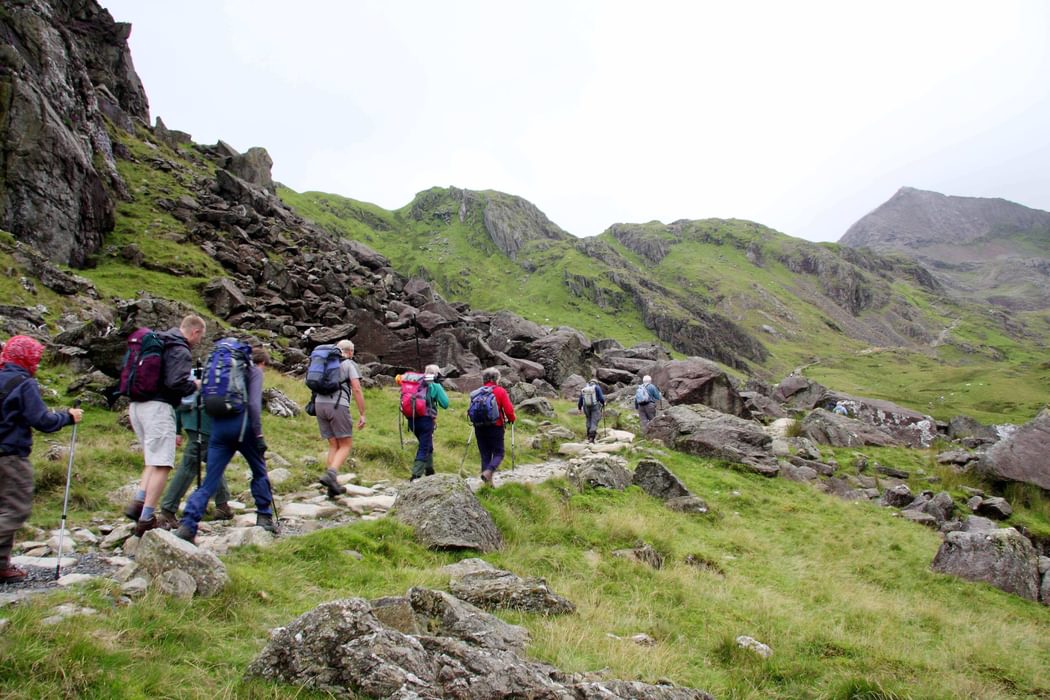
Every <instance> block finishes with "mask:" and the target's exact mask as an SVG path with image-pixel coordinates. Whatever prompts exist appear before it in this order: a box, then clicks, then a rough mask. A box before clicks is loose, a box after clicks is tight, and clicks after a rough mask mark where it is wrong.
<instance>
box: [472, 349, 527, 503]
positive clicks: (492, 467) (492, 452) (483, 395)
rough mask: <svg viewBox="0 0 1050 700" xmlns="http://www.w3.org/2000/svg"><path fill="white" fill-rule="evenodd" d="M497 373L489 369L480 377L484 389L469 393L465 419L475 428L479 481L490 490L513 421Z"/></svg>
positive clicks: (505, 393)
mask: <svg viewBox="0 0 1050 700" xmlns="http://www.w3.org/2000/svg"><path fill="white" fill-rule="evenodd" d="M499 379H500V373H499V370H498V369H496V368H495V367H489V368H488V369H486V370H484V371H483V372H482V373H481V381H482V382H484V385H483V386H482V387H481V388H479V389H475V390H474V391H472V392H470V408H468V409H467V416H468V417H469V418H470V422H471V423H473V424H474V437H475V438H476V439H477V441H478V452H479V453H480V455H481V480H482V481H483V482H485V483H486V484H488V485H489V486H492V477H493V475H494V474H495V473H496V470H497V469H499V465H500V462H502V461H503V433H504V426H505V425H506V424H507V423H513V422H514V420H515V416H514V406H513V404H511V402H510V396H509V395H508V394H507V390H506V389H504V388H503V387H501V386H500V385H499Z"/></svg>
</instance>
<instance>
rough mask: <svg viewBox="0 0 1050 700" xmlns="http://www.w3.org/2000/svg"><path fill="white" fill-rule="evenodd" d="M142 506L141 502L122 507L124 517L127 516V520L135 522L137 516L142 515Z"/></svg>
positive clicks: (133, 502)
mask: <svg viewBox="0 0 1050 700" xmlns="http://www.w3.org/2000/svg"><path fill="white" fill-rule="evenodd" d="M143 505H144V504H143V502H142V501H132V502H131V503H129V504H127V505H126V506H124V515H125V516H127V518H128V519H129V520H134V521H136V522H137V521H138V519H139V516H141V515H142V506H143Z"/></svg>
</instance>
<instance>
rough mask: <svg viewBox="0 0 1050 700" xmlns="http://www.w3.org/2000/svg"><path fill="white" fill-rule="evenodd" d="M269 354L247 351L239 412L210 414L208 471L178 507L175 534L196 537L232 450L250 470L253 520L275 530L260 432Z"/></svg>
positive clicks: (261, 349)
mask: <svg viewBox="0 0 1050 700" xmlns="http://www.w3.org/2000/svg"><path fill="white" fill-rule="evenodd" d="M269 361H270V355H269V353H267V352H266V349H265V348H263V347H256V348H254V349H253V350H252V351H251V365H250V366H249V367H246V368H245V374H246V376H245V377H244V386H245V393H246V397H245V405H244V408H243V410H242V411H241V412H240V413H239V414H235V415H229V416H223V417H213V418H212V423H211V436H210V438H209V439H208V459H207V463H208V471H207V472H206V473H205V475H204V483H203V484H201V486H200V488H198V489H197V490H196V491H194V492H193V493H192V494H190V497H189V498H188V499H187V500H186V507H185V508H184V509H183V511H182V520H181V521H180V523H179V529H178V530H177V531H176V532H175V534H176V536H177V537H179V538H181V539H184V540H186V541H187V542H193V541H194V539H196V537H197V526H198V523H200V521H201V518H202V517H203V516H204V509H205V508H206V507H207V505H208V501H209V500H210V499H211V498H212V496H214V495H215V492H216V491H218V489H219V483H220V482H221V481H222V478H223V475H224V474H225V473H226V465H228V464H229V463H230V460H231V459H232V458H233V455H234V453H235V452H240V453H241V456H243V457H244V459H245V461H246V462H248V467H249V468H250V469H251V471H252V483H251V491H252V498H254V500H255V524H256V526H258V527H261V528H263V529H265V530H268V531H270V532H273V533H276V532H277V526H276V525H275V524H274V521H273V492H272V491H271V490H270V478H269V476H268V475H267V473H266V449H267V447H266V440H264V439H263V433H262V391H263V368H264V367H266V364H267V363H268V362H269Z"/></svg>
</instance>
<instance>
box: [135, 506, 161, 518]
mask: <svg viewBox="0 0 1050 700" xmlns="http://www.w3.org/2000/svg"><path fill="white" fill-rule="evenodd" d="M156 510H157V508H156V507H155V506H143V507H142V515H140V516H139V520H149V519H150V518H152V517H153V513H154V511H156Z"/></svg>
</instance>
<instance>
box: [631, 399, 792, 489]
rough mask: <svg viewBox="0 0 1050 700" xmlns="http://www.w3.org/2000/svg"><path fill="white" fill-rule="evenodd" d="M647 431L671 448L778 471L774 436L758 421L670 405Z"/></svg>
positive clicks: (769, 473)
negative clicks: (764, 429)
mask: <svg viewBox="0 0 1050 700" xmlns="http://www.w3.org/2000/svg"><path fill="white" fill-rule="evenodd" d="M648 435H649V437H651V438H653V439H656V440H660V441H662V442H663V443H664V444H665V445H667V446H668V447H670V448H672V449H675V450H680V451H682V452H686V453H688V454H694V455H700V456H703V457H714V458H715V459H724V460H727V461H730V462H739V463H741V464H744V465H746V466H748V467H750V468H751V469H752V470H754V471H756V472H758V473H760V474H763V475H765V476H776V475H777V473H778V472H779V467H778V466H777V462H776V458H775V457H774V456H773V453H772V452H771V450H770V447H771V443H772V441H773V439H772V438H771V437H769V435H767V434H766V433H765V432H764V431H763V430H762V426H761V425H759V424H758V423H755V422H754V421H749V420H744V419H743V418H738V417H736V416H731V415H728V414H725V413H720V412H719V411H716V410H714V409H712V408H707V407H706V406H699V405H692V406H672V407H671V408H669V409H667V410H665V411H662V412H661V413H659V414H658V415H657V416H656V418H655V419H653V421H652V422H651V423H649V429H648Z"/></svg>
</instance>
